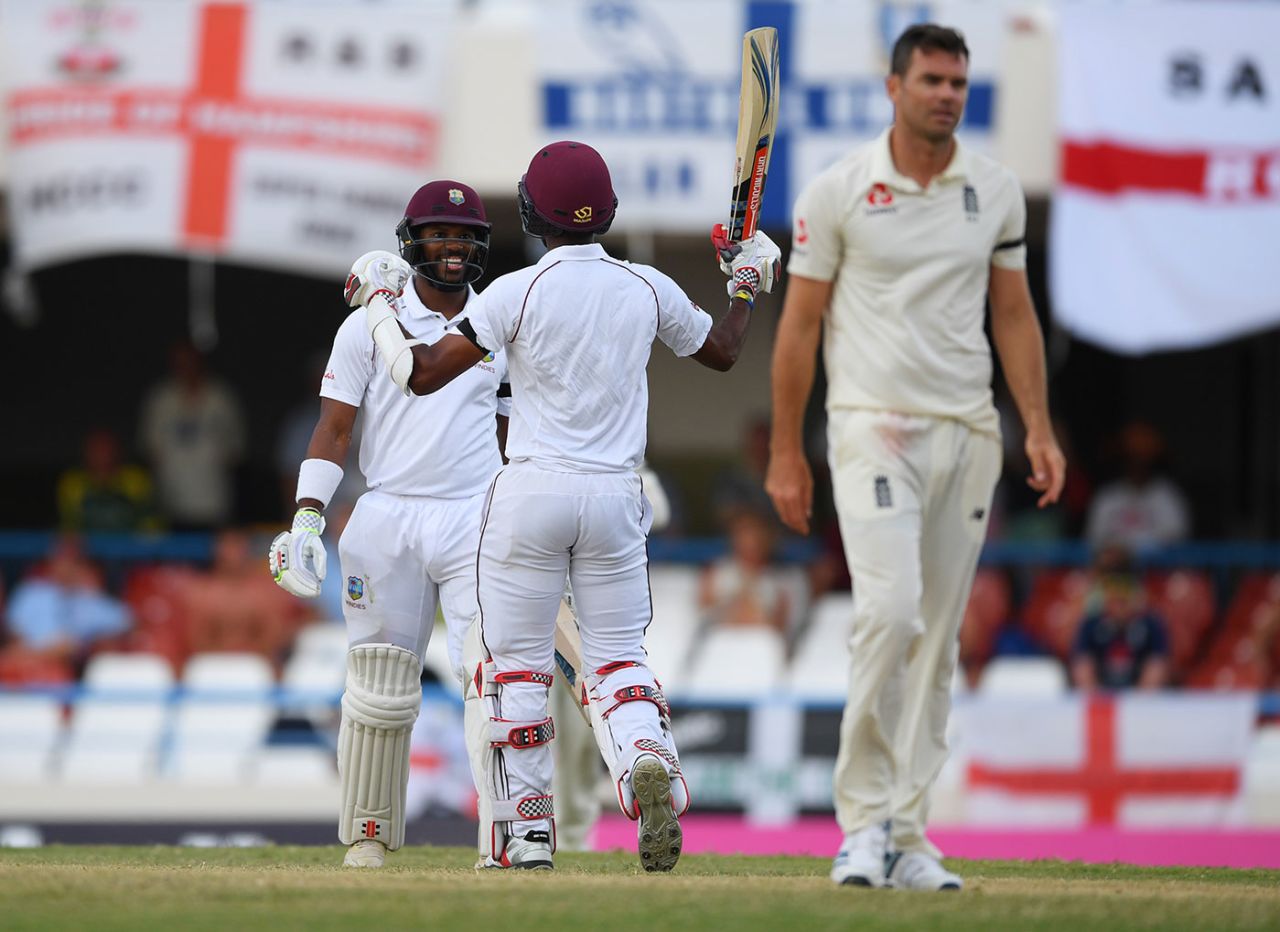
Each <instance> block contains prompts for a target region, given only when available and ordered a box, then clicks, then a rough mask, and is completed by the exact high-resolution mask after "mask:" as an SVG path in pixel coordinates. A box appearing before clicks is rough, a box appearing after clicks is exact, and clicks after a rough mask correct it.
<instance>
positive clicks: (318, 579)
mask: <svg viewBox="0 0 1280 932" xmlns="http://www.w3.org/2000/svg"><path fill="white" fill-rule="evenodd" d="M356 410H357V409H356V407H355V406H354V405H349V404H346V403H344V402H341V401H337V400H336V399H333V398H324V397H322V398H321V399H320V420H319V421H317V422H316V428H315V430H314V431H312V432H311V442H310V443H308V444H307V458H306V459H305V460H303V461H302V465H301V466H300V467H299V468H298V492H297V500H298V510H297V512H296V513H295V514H294V516H293V524H292V526H291V527H290V528H289V530H287V531H282V532H281V533H279V534H277V535H276V537H275V539H274V540H273V541H271V548H270V550H269V551H268V553H267V562H268V565H269V567H270V568H271V576H272V578H273V579H274V580H275V581H276V584H277V585H278V586H280V588H282V589H284V590H285V591H286V592H289V593H292V594H293V595H296V596H298V597H299V598H303V599H314V598H315V597H316V596H318V595H319V594H320V585H321V583H323V582H324V577H325V572H326V569H327V566H328V554H327V553H326V552H325V549H324V543H323V542H322V541H321V540H320V535H321V534H323V533H324V517H323V513H324V510H325V508H327V507H328V505H329V501H330V500H331V499H332V498H333V495H334V493H335V492H337V491H338V486H339V485H340V484H341V482H342V464H343V463H344V462H346V459H347V450H348V449H349V448H350V446H351V431H352V428H353V427H354V425H355V421H356Z"/></svg>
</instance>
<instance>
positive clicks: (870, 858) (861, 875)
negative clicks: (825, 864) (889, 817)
mask: <svg viewBox="0 0 1280 932" xmlns="http://www.w3.org/2000/svg"><path fill="white" fill-rule="evenodd" d="M888 846H889V832H888V830H887V829H886V828H885V826H884V824H883V823H877V824H876V825H868V826H867V827H866V828H864V829H859V830H858V831H856V832H850V833H849V834H848V835H845V836H844V843H843V844H841V845H840V851H839V852H838V853H837V854H836V859H835V861H833V862H832V864H831V879H832V880H833V881H834V882H835V883H838V884H841V885H847V886H850V887H883V886H884V884H885V879H884V853H885V850H886V849H887V848H888Z"/></svg>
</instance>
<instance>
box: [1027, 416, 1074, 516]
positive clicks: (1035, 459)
mask: <svg viewBox="0 0 1280 932" xmlns="http://www.w3.org/2000/svg"><path fill="white" fill-rule="evenodd" d="M1024 449H1025V450H1026V452H1027V462H1029V463H1030V464H1031V475H1030V476H1028V477H1027V485H1029V486H1031V488H1033V489H1035V490H1036V491H1037V492H1040V493H1042V494H1041V495H1040V499H1039V501H1037V502H1036V504H1037V505H1038V506H1039V507H1040V508H1046V507H1048V506H1049V505H1052V504H1053V503H1054V502H1056V501H1057V500H1058V497H1059V496H1060V495H1061V494H1062V485H1063V483H1064V482H1066V479H1067V458H1066V457H1065V456H1063V455H1062V449H1061V448H1060V447H1059V446H1058V441H1057V438H1055V437H1054V436H1053V431H1052V430H1048V429H1046V430H1042V431H1028V432H1027V442H1026V446H1025V448H1024Z"/></svg>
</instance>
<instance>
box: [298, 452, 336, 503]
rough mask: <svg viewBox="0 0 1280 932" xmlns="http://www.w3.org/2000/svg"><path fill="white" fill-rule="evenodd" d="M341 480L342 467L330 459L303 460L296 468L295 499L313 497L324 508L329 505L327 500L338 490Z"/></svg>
mask: <svg viewBox="0 0 1280 932" xmlns="http://www.w3.org/2000/svg"><path fill="white" fill-rule="evenodd" d="M341 482H342V467H341V466H339V465H338V464H337V463H335V462H333V461H331V460H324V459H309V460H303V461H302V466H301V467H299V469H298V494H297V498H296V500H297V501H302V500H303V499H304V498H314V499H315V500H316V501H318V502H319V503H320V505H321V506H322V507H324V508H328V507H329V500H330V499H332V498H333V493H334V492H336V491H338V485H339V484H340V483H341Z"/></svg>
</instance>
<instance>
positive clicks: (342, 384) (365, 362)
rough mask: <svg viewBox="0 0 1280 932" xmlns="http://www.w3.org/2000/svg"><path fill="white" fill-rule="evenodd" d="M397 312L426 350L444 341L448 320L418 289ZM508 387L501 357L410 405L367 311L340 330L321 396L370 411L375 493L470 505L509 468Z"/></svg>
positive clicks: (367, 437)
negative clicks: (500, 422)
mask: <svg viewBox="0 0 1280 932" xmlns="http://www.w3.org/2000/svg"><path fill="white" fill-rule="evenodd" d="M475 302H476V295H475V294H474V292H473V293H471V294H470V295H469V296H468V299H467V305H466V307H464V308H463V309H462V312H461V313H460V314H458V315H457V316H456V317H454V320H455V321H457V320H460V319H461V318H463V317H465V316H466V314H467V312H468V311H469V310H470V308H471V306H472V305H473V304H475ZM393 307H394V308H395V310H396V316H397V317H398V318H399V320H400V323H402V324H404V326H405V328H406V329H407V330H408V331H409V332H410V333H411V334H413V335H414V336H415V337H416V338H417V339H419V340H421V341H422V342H423V343H435V342H436V341H437V340H439V339H440V338H441V337H442V336H444V334H445V324H446V323H447V322H446V320H445V318H444V315H442V314H439V313H437V312H435V311H432V310H429V309H428V308H427V307H426V306H425V305H423V303H422V301H421V300H419V298H418V295H417V292H416V291H415V290H414V288H413V285H412V283H410V285H409V286H408V287H407V288H405V291H404V294H403V295H402V296H401V297H399V298H397V299H396V300H395V301H394V302H393ZM506 381H507V365H506V358H505V357H504V355H503V354H502V353H501V352H498V353H496V354H495V355H494V356H492V357H486V358H485V359H484V360H482V361H480V362H478V363H476V364H475V365H474V366H473V367H472V368H471V369H469V370H468V371H466V372H464V373H463V374H462V375H460V376H458V377H457V378H456V379H454V380H453V381H452V382H450V383H449V384H448V385H446V386H445V387H444V388H442V389H440V390H439V391H438V392H435V393H433V394H430V395H423V396H417V395H409V396H407V397H406V396H405V395H404V394H403V393H402V392H401V391H400V389H398V388H396V386H395V383H393V382H392V381H391V377H390V376H389V375H388V374H387V369H386V364H385V363H384V362H383V361H382V357H381V356H380V355H379V354H378V350H377V348H376V347H375V346H374V344H373V338H372V337H371V336H369V330H368V327H367V326H366V325H365V312H364V309H363V308H357V309H356V310H355V311H353V312H352V313H351V314H350V315H348V317H347V319H346V320H344V321H343V322H342V326H341V327H339V328H338V335H337V336H336V337H335V338H334V341H333V353H332V355H331V356H330V357H329V365H328V367H327V368H326V369H325V373H324V380H323V383H322V384H321V386H320V395H321V397H323V398H333V399H335V400H336V401H341V402H344V403H346V404H349V405H353V406H355V407H358V408H363V409H364V433H363V435H362V436H361V439H360V471H361V472H362V473H364V476H365V479H366V480H367V482H368V483H369V488H371V489H381V490H382V491H383V492H392V493H394V494H396V495H429V496H432V497H434V498H469V497H470V496H472V495H478V494H480V493H481V492H483V491H484V490H485V489H486V488H487V487H488V484H489V480H490V479H492V478H493V474H494V473H495V472H497V471H498V468H499V467H500V466H501V465H502V458H501V456H500V455H499V453H498V437H497V423H496V422H495V421H494V415H496V414H503V415H509V414H510V411H511V399H510V398H499V397H498V390H499V386H500V385H501V384H502V383H504V382H506Z"/></svg>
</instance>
